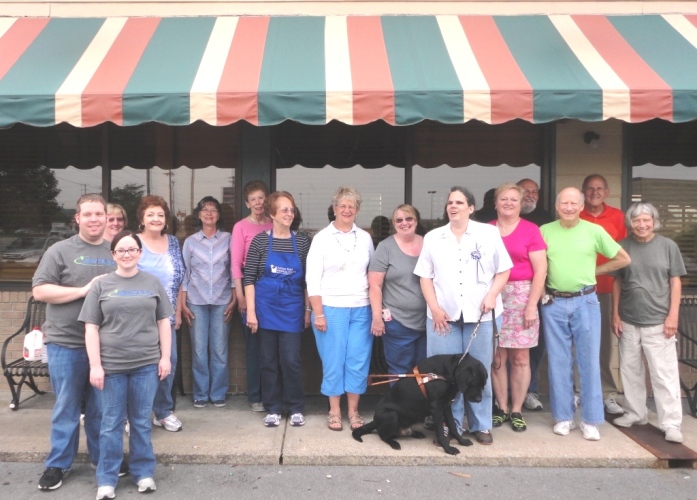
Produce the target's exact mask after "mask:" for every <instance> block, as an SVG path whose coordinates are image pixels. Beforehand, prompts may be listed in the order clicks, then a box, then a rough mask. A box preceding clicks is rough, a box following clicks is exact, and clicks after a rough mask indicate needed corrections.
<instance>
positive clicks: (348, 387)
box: [312, 306, 373, 396]
mask: <svg viewBox="0 0 697 500" xmlns="http://www.w3.org/2000/svg"><path fill="white" fill-rule="evenodd" d="M324 315H325V317H326V320H327V331H326V332H320V331H319V330H317V329H316V328H315V327H314V321H313V327H312V329H313V331H314V333H315V341H316V342H317V352H319V357H320V358H321V359H322V387H321V388H320V390H321V391H322V394H324V395H325V396H341V395H342V394H344V393H345V392H350V393H351V394H363V393H364V392H365V390H366V389H367V388H368V372H369V371H370V354H371V353H372V351H373V336H372V335H371V334H370V323H371V321H372V316H371V315H370V306H359V307H330V306H324Z"/></svg>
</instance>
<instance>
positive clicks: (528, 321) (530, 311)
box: [524, 304, 538, 330]
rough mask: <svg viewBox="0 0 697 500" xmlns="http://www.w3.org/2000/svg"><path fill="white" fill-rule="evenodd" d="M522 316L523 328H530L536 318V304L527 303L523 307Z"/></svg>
mask: <svg viewBox="0 0 697 500" xmlns="http://www.w3.org/2000/svg"><path fill="white" fill-rule="evenodd" d="M524 317H525V321H524V326H525V329H526V330H527V329H528V328H532V327H533V325H534V324H535V322H536V321H537V318H538V313H537V306H536V305H535V304H528V305H527V306H526V307H525V313H524Z"/></svg>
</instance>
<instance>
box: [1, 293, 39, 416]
mask: <svg viewBox="0 0 697 500" xmlns="http://www.w3.org/2000/svg"><path fill="white" fill-rule="evenodd" d="M45 319H46V304H45V303H44V302H39V301H36V300H34V297H30V298H29V301H28V302H27V312H26V314H25V316H24V323H23V324H22V326H21V327H19V330H17V331H16V332H15V333H13V334H12V335H10V336H9V337H8V338H7V339H6V340H5V342H4V344H3V345H2V373H3V375H5V378H6V379H7V383H8V384H9V385H10V392H12V401H11V402H10V408H12V409H13V410H18V409H19V397H20V394H21V392H22V386H23V385H26V386H28V387H29V388H30V389H32V390H33V391H34V392H35V393H36V394H44V391H40V390H39V388H38V387H37V386H36V383H35V382H34V377H48V365H47V364H46V363H42V362H41V361H25V360H24V358H23V357H22V356H20V357H19V359H15V360H14V361H10V362H9V363H8V362H7V349H8V347H9V345H10V343H11V342H12V340H13V339H14V338H15V337H17V336H18V335H21V334H23V335H26V334H27V333H29V331H30V330H31V329H32V328H34V327H35V326H39V327H40V326H42V325H43V323H44V321H45ZM22 338H23V337H22ZM22 346H23V344H22Z"/></svg>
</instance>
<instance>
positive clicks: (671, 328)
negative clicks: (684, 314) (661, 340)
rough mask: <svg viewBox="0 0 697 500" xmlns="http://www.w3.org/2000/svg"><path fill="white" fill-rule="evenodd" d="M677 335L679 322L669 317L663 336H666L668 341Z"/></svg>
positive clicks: (664, 326) (664, 325)
mask: <svg viewBox="0 0 697 500" xmlns="http://www.w3.org/2000/svg"><path fill="white" fill-rule="evenodd" d="M676 333H678V321H677V320H676V319H674V318H671V317H670V316H667V317H666V320H665V322H664V323H663V335H665V337H666V338H667V339H670V338H673V337H675V334H676Z"/></svg>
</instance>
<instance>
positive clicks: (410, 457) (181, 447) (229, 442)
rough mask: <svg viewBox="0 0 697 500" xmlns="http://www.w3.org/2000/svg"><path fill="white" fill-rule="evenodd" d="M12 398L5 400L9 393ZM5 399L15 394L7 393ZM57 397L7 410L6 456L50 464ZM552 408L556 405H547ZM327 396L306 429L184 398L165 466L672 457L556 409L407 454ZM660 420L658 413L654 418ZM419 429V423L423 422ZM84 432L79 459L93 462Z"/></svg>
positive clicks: (409, 446)
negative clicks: (450, 450) (470, 440)
mask: <svg viewBox="0 0 697 500" xmlns="http://www.w3.org/2000/svg"><path fill="white" fill-rule="evenodd" d="M3 396H5V397H3ZM378 399H379V398H377V397H371V396H366V397H364V398H363V399H362V400H361V411H362V414H363V416H364V418H365V419H366V421H370V420H371V418H372V413H373V408H374V407H375V404H376V403H377V401H378ZM0 401H9V394H8V393H3V392H0ZM53 402H54V398H53V395H52V394H46V395H44V396H35V397H33V398H30V399H28V400H26V401H24V402H23V403H22V404H21V405H20V409H19V410H18V411H12V410H10V409H9V407H8V406H7V405H5V404H3V406H2V407H0V461H22V462H43V460H44V458H45V456H46V454H47V452H48V450H49V434H50V424H51V410H52V407H53ZM546 407H548V405H546ZM326 408H327V403H326V398H323V397H311V398H308V404H307V409H306V413H305V417H306V421H307V423H306V424H305V426H304V427H291V426H290V425H288V424H287V420H286V419H284V421H283V423H282V425H281V426H280V427H277V428H266V427H264V425H263V418H264V414H263V413H255V412H252V411H251V410H250V409H249V406H248V405H247V400H246V397H244V396H233V397H229V398H228V405H227V406H226V407H225V408H215V407H214V406H213V405H208V407H206V408H203V409H195V408H193V405H192V401H191V398H190V397H187V396H185V397H180V398H179V400H178V406H177V411H176V414H177V416H178V417H179V419H180V420H181V421H182V423H183V430H182V431H181V432H177V433H171V432H166V431H164V430H163V429H161V428H155V429H153V444H154V447H155V453H156V454H157V457H158V460H159V461H160V462H163V463H186V464H206V463H217V464H239V465H278V464H279V463H282V464H284V465H480V466H518V467H520V466H536V467H633V468H658V467H667V466H668V464H667V463H666V462H665V461H662V460H658V459H657V458H656V457H655V456H654V455H653V454H651V453H649V452H648V451H647V450H645V449H644V448H642V447H641V446H639V445H638V444H636V443H635V442H634V441H632V440H631V439H630V438H628V437H627V436H625V435H624V434H623V433H621V432H620V431H618V430H617V429H616V428H615V427H613V426H612V425H610V424H605V425H603V426H601V427H600V433H601V439H600V441H597V442H590V441H586V440H584V439H583V438H582V436H581V432H580V431H579V430H575V431H572V432H571V434H570V435H569V436H566V437H561V436H557V435H555V434H553V433H552V425H553V420H552V416H551V414H550V413H549V412H547V411H543V412H527V413H525V414H524V416H525V419H526V421H527V424H528V430H527V431H526V432H523V433H515V432H513V430H512V429H511V428H510V426H509V425H504V426H503V427H502V428H500V429H494V430H493V436H494V445H493V446H482V445H479V444H477V443H476V442H475V443H474V444H473V445H472V446H470V447H461V446H459V445H457V444H456V443H455V442H453V445H455V446H457V447H458V448H460V450H461V453H460V454H459V455H456V456H450V455H447V454H445V453H444V452H443V450H442V449H441V448H440V447H436V446H435V445H433V444H432V436H433V433H432V432H428V431H426V434H427V437H426V439H421V440H419V439H411V438H403V439H400V443H401V445H402V450H401V451H395V450H392V449H391V448H390V447H389V446H388V445H387V444H385V443H383V442H382V441H381V440H380V438H379V437H378V436H377V434H375V433H373V434H371V435H368V436H364V438H363V441H364V442H363V443H359V442H357V441H355V440H354V439H353V438H352V437H351V432H350V431H349V428H348V418H347V417H346V414H345V410H344V430H343V431H342V432H335V431H331V430H329V429H328V428H327V425H326ZM652 417H653V422H652V423H654V424H655V414H654V415H652ZM415 428H419V426H415ZM683 435H684V436H685V445H686V446H688V447H690V448H692V449H697V419H695V418H693V417H692V416H690V415H685V417H684V420H683ZM85 451H86V450H85V441H84V436H83V439H81V442H80V456H79V460H81V461H85V460H86V453H85Z"/></svg>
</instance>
